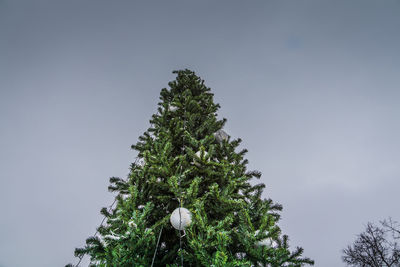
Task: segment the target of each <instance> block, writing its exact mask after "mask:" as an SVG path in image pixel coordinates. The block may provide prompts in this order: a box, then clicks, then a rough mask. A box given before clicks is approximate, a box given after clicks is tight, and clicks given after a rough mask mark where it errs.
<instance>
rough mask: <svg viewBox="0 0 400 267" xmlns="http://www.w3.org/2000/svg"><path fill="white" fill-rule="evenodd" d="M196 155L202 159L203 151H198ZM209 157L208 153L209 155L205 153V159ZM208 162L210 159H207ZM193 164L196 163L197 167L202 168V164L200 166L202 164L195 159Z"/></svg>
mask: <svg viewBox="0 0 400 267" xmlns="http://www.w3.org/2000/svg"><path fill="white" fill-rule="evenodd" d="M195 155H196V157H198V158H200V159H202V157H201V151H197V152H196V154H195ZM207 155H208V153H207V152H206V151H204V154H203V158H206V157H207ZM207 161H210V159H207ZM192 163H194V164H195V165H196V166H197V167H200V166H201V164H200V162H199V160H198V159H194V161H193V162H192Z"/></svg>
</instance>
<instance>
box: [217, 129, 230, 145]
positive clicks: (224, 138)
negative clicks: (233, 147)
mask: <svg viewBox="0 0 400 267" xmlns="http://www.w3.org/2000/svg"><path fill="white" fill-rule="evenodd" d="M214 137H215V139H216V140H217V142H218V143H220V144H221V143H222V142H223V141H228V138H229V135H228V134H227V133H226V132H225V131H224V130H218V131H216V132H215V133H214Z"/></svg>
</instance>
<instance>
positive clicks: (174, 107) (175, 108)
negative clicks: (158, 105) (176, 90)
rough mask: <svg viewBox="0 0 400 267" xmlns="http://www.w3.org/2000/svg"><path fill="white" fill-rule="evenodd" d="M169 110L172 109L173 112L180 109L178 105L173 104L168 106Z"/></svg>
mask: <svg viewBox="0 0 400 267" xmlns="http://www.w3.org/2000/svg"><path fill="white" fill-rule="evenodd" d="M168 110H169V111H171V112H174V111H177V110H178V107H177V106H174V105H171V106H169V107H168Z"/></svg>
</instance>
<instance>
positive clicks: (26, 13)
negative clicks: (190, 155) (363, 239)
mask: <svg viewBox="0 0 400 267" xmlns="http://www.w3.org/2000/svg"><path fill="white" fill-rule="evenodd" d="M399 14H400V1H399V0H385V1H378V0H375V1H369V0H353V1H348V0H346V1H333V0H332V1H324V0H300V1H269V0H268V1H265V0H263V1H232V0H229V1H204V0H203V1H184V0H182V1H157V2H156V1H125V0H124V1H122V0H121V1H105V0H96V1H78V0H72V1H54V0H52V1H50V0H48V1H22V0H0V125H1V127H0V203H1V206H2V210H1V213H0V266H1V267H25V266H31V267H46V266H49V267H51V266H63V265H65V264H66V263H68V262H73V263H76V260H75V259H74V257H73V251H74V248H75V247H79V246H82V245H83V244H84V241H85V239H86V238H87V237H88V236H89V235H91V234H93V233H94V231H95V229H96V227H97V226H98V225H99V224H100V221H101V219H102V217H101V216H100V215H99V210H100V208H101V207H103V206H107V205H109V204H111V202H112V200H113V195H112V194H110V193H108V192H107V186H108V178H109V177H111V176H120V177H126V175H127V174H128V168H129V164H130V163H131V162H132V161H133V160H134V158H135V153H134V151H131V150H130V145H131V144H133V143H136V141H137V139H138V137H139V135H141V134H142V133H143V132H144V131H145V130H146V129H147V127H149V122H148V121H149V119H150V117H151V115H152V114H153V113H155V112H156V105H157V102H158V101H159V99H158V97H159V92H160V90H161V88H163V87H166V86H167V83H168V81H170V80H173V79H174V75H173V74H172V73H171V72H172V70H175V69H182V68H190V69H192V70H194V71H196V73H197V74H198V75H200V76H201V77H202V78H203V79H204V80H205V81H206V84H207V85H208V86H209V87H211V88H212V90H213V92H214V94H215V101H216V102H218V103H220V104H221V109H220V112H219V116H220V117H226V118H227V119H228V123H227V125H226V131H227V132H228V133H229V134H230V135H232V136H233V137H241V138H242V139H243V147H245V148H248V150H249V153H248V154H247V157H248V159H249V161H250V168H252V169H258V170H260V171H261V172H262V173H263V176H262V182H264V183H265V184H266V185H267V189H266V190H265V192H264V197H270V198H272V199H273V200H274V201H276V202H278V203H281V204H282V205H283V207H284V210H283V212H282V220H281V222H280V225H281V227H282V229H283V232H284V233H286V234H288V235H289V237H290V240H291V246H292V247H293V248H294V247H295V246H302V247H303V248H304V249H305V253H304V255H305V256H308V257H311V258H313V259H314V260H315V261H316V266H323V267H337V266H344V264H343V263H342V262H341V259H340V257H341V249H343V248H344V247H345V246H346V245H348V244H350V243H351V242H352V241H353V240H354V238H355V235H356V234H358V233H359V232H361V231H362V230H363V228H364V225H365V224H366V223H367V222H368V221H373V222H377V221H379V220H381V219H384V218H387V217H388V216H392V217H393V219H395V220H400V212H399V210H400V209H399V203H400V194H399V193H398V192H399V188H400V181H399V175H400V164H399V161H400V140H399V136H400V123H399V115H400V105H399V104H400V88H399V84H400V75H399V74H400V50H399V47H400V32H399V29H400V16H399ZM86 262H87V261H86ZM83 266H84V265H83Z"/></svg>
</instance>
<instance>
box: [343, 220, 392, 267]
mask: <svg viewBox="0 0 400 267" xmlns="http://www.w3.org/2000/svg"><path fill="white" fill-rule="evenodd" d="M380 224H381V225H380V226H376V225H374V224H372V223H368V224H367V226H366V229H365V231H364V232H363V233H361V234H359V235H358V236H357V239H356V240H355V242H354V243H353V245H350V246H348V247H347V248H346V249H344V250H343V254H344V255H343V257H342V259H343V261H344V262H345V263H346V264H347V265H349V266H358V267H364V266H365V267H367V266H372V267H400V248H399V245H398V243H397V240H399V239H400V227H399V225H398V223H397V222H395V221H393V220H392V219H391V218H389V219H388V220H384V221H381V222H380Z"/></svg>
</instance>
